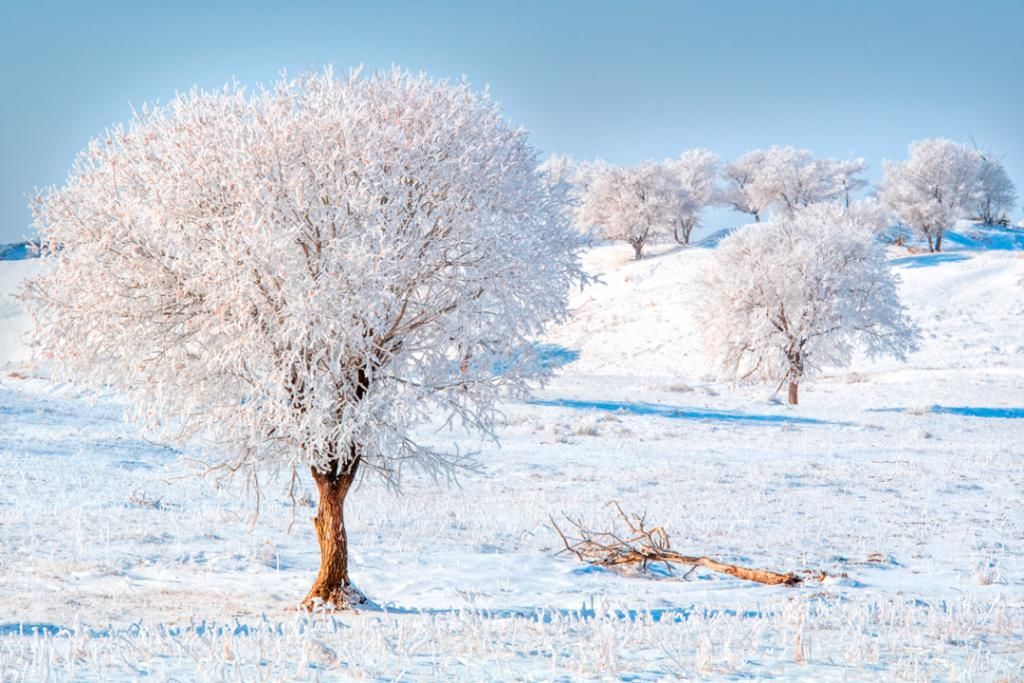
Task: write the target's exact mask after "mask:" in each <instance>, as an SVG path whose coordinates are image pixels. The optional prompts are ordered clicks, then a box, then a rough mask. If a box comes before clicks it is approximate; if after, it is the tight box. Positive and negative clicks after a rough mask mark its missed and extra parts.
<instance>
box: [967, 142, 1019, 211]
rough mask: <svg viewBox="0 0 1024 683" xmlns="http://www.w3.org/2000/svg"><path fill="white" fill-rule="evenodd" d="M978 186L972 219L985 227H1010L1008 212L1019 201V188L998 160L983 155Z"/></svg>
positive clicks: (989, 155)
mask: <svg viewBox="0 0 1024 683" xmlns="http://www.w3.org/2000/svg"><path fill="white" fill-rule="evenodd" d="M978 184H979V187H978V196H977V198H976V199H975V201H974V205H973V206H972V207H971V208H972V218H974V219H975V220H978V221H981V222H982V223H984V224H985V225H996V224H1000V225H1004V226H1006V225H1009V224H1010V218H1009V216H1008V215H1007V213H1006V212H1007V211H1009V210H1010V208H1011V207H1012V206H1013V205H1014V203H1015V202H1016V201H1017V188H1016V187H1015V186H1014V184H1013V181H1012V180H1010V176H1009V175H1008V174H1007V173H1006V169H1005V168H1003V164H1002V162H1000V161H999V159H998V158H996V157H995V156H993V155H991V154H987V153H982V157H981V162H980V166H979V168H978Z"/></svg>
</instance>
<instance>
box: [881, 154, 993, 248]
mask: <svg viewBox="0 0 1024 683" xmlns="http://www.w3.org/2000/svg"><path fill="white" fill-rule="evenodd" d="M982 161H983V157H982V155H981V153H979V152H978V151H977V150H975V149H972V148H971V147H968V146H967V145H963V144H960V143H958V142H953V141H952V140H946V139H943V138H932V139H928V140H918V141H917V142H913V143H911V144H910V146H909V147H908V158H907V159H906V161H885V162H883V166H882V167H883V170H884V177H883V179H882V184H881V186H880V188H879V192H878V196H879V199H881V201H882V203H884V204H885V205H886V206H887V207H889V209H891V210H892V211H893V213H895V214H896V215H897V216H898V217H899V219H900V221H902V222H903V223H906V224H907V225H910V226H911V227H913V228H914V229H915V230H917V231H918V232H919V233H920V234H921V235H923V236H924V237H925V238H926V239H927V240H928V247H929V249H932V250H935V251H941V249H942V237H943V233H944V232H945V231H946V230H947V229H948V228H950V227H951V226H952V225H953V224H955V223H956V221H958V220H960V219H962V218H967V216H968V214H969V213H970V211H971V207H972V206H975V205H976V204H977V202H978V201H979V200H980V198H981V194H982V192H981V180H980V171H981V167H982Z"/></svg>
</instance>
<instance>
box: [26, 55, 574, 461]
mask: <svg viewBox="0 0 1024 683" xmlns="http://www.w3.org/2000/svg"><path fill="white" fill-rule="evenodd" d="M537 161H538V160H537V155H536V153H535V151H534V150H533V149H532V148H531V147H530V145H529V144H528V142H527V139H526V134H525V133H524V132H523V131H522V130H520V129H517V128H513V127H511V126H509V125H508V124H507V123H506V122H505V121H504V120H503V119H502V117H501V116H500V113H499V111H498V110H497V108H496V106H495V105H494V104H493V103H492V102H491V101H490V100H489V99H488V97H487V95H486V93H485V94H478V93H475V92H473V91H472V90H471V89H470V88H469V86H468V85H466V84H465V83H461V84H454V85H453V84H448V83H446V82H436V81H432V80H429V79H428V78H426V77H424V76H422V75H420V76H415V75H411V74H409V73H407V72H403V71H399V70H397V69H395V70H392V71H389V72H383V73H379V74H376V75H372V76H369V77H365V76H362V75H361V74H359V73H358V72H353V73H351V74H350V75H349V76H348V77H346V78H341V79H336V78H335V77H334V75H333V74H332V72H331V71H330V70H325V71H324V72H321V73H317V74H311V75H308V76H303V77H300V78H298V79H293V80H287V79H285V80H281V81H280V82H278V83H277V84H276V85H275V86H274V87H273V88H272V89H270V90H268V91H259V92H256V93H253V94H251V95H250V94H248V93H246V92H244V91H243V90H242V89H241V88H238V87H228V88H225V89H224V90H222V91H215V92H203V91H198V90H194V91H192V92H190V93H189V94H186V95H181V96H179V97H176V98H175V99H174V100H172V101H171V102H170V103H168V104H167V105H165V106H157V107H146V108H143V110H142V111H141V112H139V113H137V115H136V116H135V118H134V119H133V120H132V121H131V123H130V124H129V125H128V126H126V127H117V128H114V129H112V130H110V131H109V132H108V133H107V134H106V135H104V136H101V137H100V138H98V139H95V140H93V141H92V142H90V143H89V146H88V148H87V150H86V151H85V152H84V153H82V154H81V155H80V156H79V158H78V160H77V161H76V163H75V166H74V169H73V171H72V172H71V175H70V177H69V179H68V181H67V184H66V185H65V186H64V187H61V188H59V189H53V190H51V191H50V192H49V193H47V194H46V195H45V196H44V197H42V198H40V200H39V204H38V210H37V221H36V225H37V227H38V229H39V231H40V233H41V234H42V235H43V240H44V244H45V247H46V251H47V254H46V256H45V257H44V260H45V261H46V262H48V266H49V267H48V269H47V270H46V271H45V272H44V273H43V274H42V275H40V276H38V277H35V278H33V279H31V280H30V281H29V282H28V283H27V285H26V287H25V288H24V290H23V298H24V300H25V303H26V305H27V306H28V307H29V309H30V311H31V313H32V315H33V317H34V320H35V323H36V331H35V336H34V344H35V346H36V347H37V349H38V350H39V351H40V352H41V354H42V355H43V357H45V358H48V359H52V361H53V362H54V364H55V370H56V372H57V373H58V376H66V377H71V378H73V379H75V380H77V381H79V382H82V383H85V384H88V385H93V386H113V387H116V388H118V389H120V390H121V391H123V392H124V393H125V394H126V395H127V396H128V398H129V400H130V403H131V405H132V407H133V412H134V416H135V417H136V418H138V419H139V420H141V421H142V422H143V423H144V424H145V425H147V426H148V427H151V428H156V429H159V430H160V434H161V436H162V437H163V438H165V439H169V440H172V441H175V442H182V441H194V440H198V441H200V442H202V443H205V444H208V445H211V446H213V447H214V448H213V451H212V452H211V456H212V457H213V458H215V459H220V460H221V462H222V463H223V464H224V465H225V466H227V467H229V468H230V469H232V470H234V469H237V468H240V467H250V466H257V465H260V466H270V467H271V468H274V467H277V466H284V467H288V466H294V465H299V464H302V465H313V466H315V467H319V468H329V466H330V465H331V464H332V463H338V462H340V463H342V464H344V463H346V462H351V461H352V459H353V458H356V457H358V458H360V459H361V461H362V462H364V463H366V464H367V465H369V466H370V467H372V468H374V469H376V470H377V471H378V472H380V473H382V474H384V475H385V476H388V477H396V476H397V475H398V473H399V470H400V467H401V465H402V463H404V462H405V461H407V460H411V461H414V462H418V463H420V464H423V465H424V466H426V467H427V468H432V467H438V466H441V467H445V466H447V465H450V464H452V461H451V460H450V459H449V456H445V455H442V454H439V453H434V452H432V451H430V450H429V449H427V448H423V447H421V446H420V445H418V444H416V443H414V442H413V441H411V440H410V438H409V430H410V429H411V428H412V427H413V426H415V425H416V424H419V423H422V422H423V421H425V420H426V419H427V415H428V413H430V412H431V411H437V410H439V411H440V412H441V414H442V415H443V416H445V417H446V418H447V420H448V421H449V422H455V423H456V424H457V423H460V422H461V423H463V424H465V425H466V426H467V427H469V428H471V429H475V430H479V431H481V432H483V433H485V434H491V433H492V424H493V421H494V419H495V401H496V400H497V399H498V397H499V396H500V395H502V393H503V392H506V391H507V392H511V393H512V394H517V395H521V394H523V393H524V392H525V391H526V386H527V385H526V382H527V380H529V379H531V378H534V377H537V376H539V375H542V374H543V371H542V370H541V369H540V367H539V366H538V364H537V363H535V362H534V360H533V358H531V353H530V351H531V348H532V346H531V340H532V339H533V338H534V337H535V336H536V335H538V334H539V333H540V332H541V331H542V329H543V328H544V325H545V323H547V322H548V321H552V320H557V319H559V318H562V317H563V316H564V315H565V314H566V306H567V294H568V289H569V287H570V285H571V284H572V283H578V282H580V281H581V280H582V275H581V271H580V268H579V265H578V262H577V254H576V250H577V248H578V246H579V243H580V239H579V237H578V236H577V235H576V234H575V233H574V232H573V231H572V230H571V228H570V226H569V225H568V221H567V219H566V218H565V216H564V213H563V211H562V208H563V207H562V203H561V198H560V197H559V193H557V192H553V191H552V189H551V187H550V186H549V185H548V184H546V183H545V182H543V180H542V176H541V173H539V172H538V171H537V165H538V164H537Z"/></svg>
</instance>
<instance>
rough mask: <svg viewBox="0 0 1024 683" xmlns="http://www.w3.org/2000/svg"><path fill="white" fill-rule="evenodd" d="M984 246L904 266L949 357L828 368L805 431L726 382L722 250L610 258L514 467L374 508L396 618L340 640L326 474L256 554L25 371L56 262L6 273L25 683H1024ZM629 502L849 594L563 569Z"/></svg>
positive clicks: (1015, 304)
mask: <svg viewBox="0 0 1024 683" xmlns="http://www.w3.org/2000/svg"><path fill="white" fill-rule="evenodd" d="M952 242H954V243H956V244H957V248H955V249H953V250H951V251H950V252H949V253H944V254H936V255H929V254H910V253H908V252H907V251H906V250H896V249H894V250H892V252H891V257H892V262H893V264H894V267H895V268H896V269H897V271H898V273H899V275H900V278H901V280H902V284H901V287H900V294H901V296H902V298H903V300H904V302H905V304H906V305H907V306H908V307H909V309H910V310H911V312H912V315H913V317H914V318H915V320H916V321H917V322H918V324H919V325H920V326H921V328H922V330H923V333H924V339H923V342H922V348H921V350H920V351H919V352H917V353H915V354H914V355H913V356H912V357H911V358H910V359H909V361H908V362H907V363H899V362H896V361H892V360H881V361H877V362H870V363H869V362H867V361H866V360H864V359H858V360H857V361H856V362H855V363H854V366H853V367H851V368H849V369H847V370H843V371H836V372H833V373H827V374H826V376H824V377H822V378H820V379H818V380H816V381H814V382H812V383H809V384H808V385H807V386H806V387H805V388H804V390H803V391H802V399H803V401H804V404H803V405H800V406H798V407H790V406H785V405H781V404H778V403H776V402H771V401H766V400H765V399H766V397H767V396H768V394H769V393H770V389H771V388H770V387H765V386H754V387H730V386H727V385H723V384H720V383H717V382H714V381H712V380H711V379H710V378H709V377H708V375H707V370H706V368H705V363H704V359H703V356H702V354H701V352H700V351H699V349H698V345H697V338H696V335H695V331H694V330H693V328H692V324H691V323H690V319H689V314H688V312H687V303H688V297H690V296H691V292H690V291H689V290H688V289H687V284H688V282H689V281H690V280H691V278H692V276H693V274H694V273H695V272H697V270H698V269H699V268H700V267H701V265H702V263H703V262H704V261H705V260H706V258H707V256H708V253H709V252H708V251H707V248H703V247H696V248H689V249H682V248H675V247H662V248H660V249H655V250H652V255H651V258H648V259H645V260H644V261H641V262H633V261H631V260H630V256H631V250H630V249H629V248H628V247H622V246H614V245H613V246H607V247H599V248H596V249H594V250H592V251H591V252H589V253H588V254H587V256H586V259H587V263H588V266H589V268H590V269H591V270H592V272H595V273H600V274H601V276H602V279H603V281H604V284H601V285H595V286H593V287H591V288H589V289H587V290H585V291H583V292H580V293H579V294H577V295H576V298H575V301H574V306H575V317H574V318H573V320H571V321H569V322H567V323H566V324H565V325H563V326H561V327H559V328H558V329H556V330H553V331H552V333H551V334H550V335H549V337H548V339H546V340H545V341H546V342H547V343H548V344H550V345H552V346H554V347H555V348H554V349H552V350H551V351H552V353H551V354H550V355H551V357H552V358H553V359H555V360H558V361H560V362H561V361H568V362H567V364H565V365H563V366H562V367H561V368H560V370H559V374H558V376H557V377H556V378H555V379H554V380H553V381H552V383H551V384H550V385H549V386H547V387H546V388H544V389H541V390H539V391H538V393H537V396H536V398H535V399H534V400H533V401H531V402H527V403H510V404H508V405H506V406H505V412H506V414H507V415H508V424H507V425H505V426H504V427H503V428H502V429H501V430H500V437H501V439H502V447H501V448H500V449H499V448H496V447H494V446H493V445H490V444H483V445H481V444H479V443H478V442H476V441H475V440H472V439H469V438H467V437H465V436H464V435H462V434H459V433H457V432H456V433H453V432H448V431H443V432H437V431H436V430H435V429H434V428H432V427H431V428H425V429H423V430H422V431H421V432H420V433H419V434H418V437H419V438H421V439H423V440H425V441H428V442H437V443H441V444H450V443H451V442H453V441H454V442H456V443H458V445H459V446H460V447H461V448H463V449H464V450H466V449H473V448H479V449H480V454H479V459H480V461H481V463H482V465H483V469H482V471H481V472H478V473H467V474H465V475H464V476H463V477H462V478H461V486H462V487H461V488H445V487H444V486H442V485H440V484H438V483H437V482H434V481H432V480H430V478H429V477H426V476H419V475H412V476H410V477H409V478H408V479H407V480H406V482H405V485H404V491H403V494H402V495H400V496H396V495H395V494H394V493H393V492H391V491H388V490H387V489H385V488H384V487H383V486H382V485H381V484H380V483H379V482H374V481H366V482H363V483H362V484H361V485H360V487H359V488H358V489H357V490H356V491H354V493H353V494H352V496H351V497H350V501H349V505H348V509H347V511H346V516H347V519H348V525H349V543H350V549H351V552H352V573H353V576H354V579H355V581H356V582H357V583H358V584H359V585H360V587H361V588H363V590H364V591H365V592H366V593H367V594H368V595H370V596H371V597H372V598H373V599H375V600H377V601H378V602H379V603H381V605H383V607H380V608H370V609H367V610H364V611H362V612H360V613H358V614H345V615H342V616H339V617H333V618H331V617H327V618H324V617H312V618H310V617H307V616H305V615H302V614H300V613H297V612H296V611H295V610H294V605H295V603H296V602H297V601H298V600H299V599H301V597H302V595H303V594H304V590H305V589H306V588H307V587H308V585H309V583H310V582H311V581H312V578H313V574H314V573H315V569H316V566H317V561H318V558H317V548H316V542H315V540H314V537H313V533H312V528H311V526H310V525H309V524H308V522H307V519H308V517H309V516H310V514H312V510H311V505H312V501H313V495H314V493H315V489H314V488H313V486H312V483H311V482H310V481H309V480H308V478H307V477H305V476H303V477H301V478H300V481H299V490H298V491H297V492H296V496H295V499H294V500H293V499H292V498H291V497H290V496H289V494H288V482H287V481H276V482H264V484H263V487H262V489H261V510H262V516H261V518H260V520H259V522H258V523H257V524H256V525H255V526H252V527H251V526H250V513H251V511H252V505H251V503H252V501H251V499H250V500H246V498H245V494H244V490H242V489H243V482H235V483H234V484H231V485H228V486H226V487H221V486H218V485H215V484H214V482H212V481H210V480H208V479H204V478H200V477H191V476H184V477H183V476H182V475H183V474H189V473H191V472H194V470H193V469H191V464H190V463H189V461H183V460H182V459H181V455H182V454H180V453H178V452H175V451H172V450H169V449H165V448H161V447H159V446H157V445H154V444H152V443H149V442H147V441H145V440H143V439H142V438H141V437H140V435H139V434H138V433H137V432H136V431H135V430H134V429H132V428H131V427H130V426H127V425H125V424H124V423H123V422H122V421H121V419H120V410H119V406H118V405H117V404H116V402H113V401H110V400H103V399H101V400H99V401H97V402H90V401H87V400H85V399H86V398H89V397H81V396H79V395H78V394H77V393H75V392H74V391H73V390H71V389H70V388H67V387H58V388H52V387H48V386H47V385H46V384H45V383H44V381H43V380H42V379H40V378H37V377H29V378H27V379H26V378H25V376H24V373H20V372H12V369H13V368H12V367H11V365H10V364H9V363H13V362H17V361H19V360H21V359H23V358H24V355H25V349H24V347H23V346H21V345H20V344H19V343H18V342H17V341H16V339H17V336H16V335H15V334H13V333H12V330H14V329H15V328H17V327H24V325H25V319H24V316H23V314H21V313H20V312H19V311H20V309H19V308H18V307H17V306H16V305H15V304H14V303H12V301H11V299H10V298H9V296H8V294H9V293H10V292H11V291H12V290H13V289H15V287H16V282H17V281H18V280H20V279H21V278H22V277H24V276H25V275H26V274H27V272H29V271H30V270H31V268H32V267H33V266H30V265H25V264H24V263H10V262H7V263H0V288H2V298H0V312H2V313H0V325H2V327H0V333H2V334H3V335H4V336H3V337H2V338H3V339H4V340H5V341H4V347H3V349H2V353H3V354H4V355H0V368H4V371H3V373H2V374H0V463H3V467H2V469H0V671H3V672H7V671H13V672H16V675H15V676H14V679H15V680H35V679H44V678H46V677H50V678H56V679H72V680H75V679H89V678H100V677H103V678H106V679H113V680H120V679H123V680H133V679H137V678H142V677H146V678H150V679H153V680H164V679H179V680H200V679H201V680H219V679H224V678H231V677H234V678H238V679H240V680H249V679H261V678H262V679H270V680H275V679H289V680H291V679H312V680H316V679H323V680H328V679H332V678H362V677H366V678H370V679H387V680H391V679H399V678H400V679H416V680H422V679H430V680H436V679H444V680H452V679H463V680H548V679H560V680H569V679H609V678H622V679H630V680H671V679H678V678H688V677H694V676H704V677H712V678H724V679H730V678H731V679H736V678H754V679H771V678H783V679H793V678H803V679H806V680H815V681H819V680H878V679H891V678H896V677H906V678H911V679H945V680H948V679H963V680H975V679H978V680H992V679H999V678H1005V679H1008V680H1013V679H1014V677H1019V676H1020V672H1021V671H1024V648H1022V646H1021V645H1022V641H1021V633H1024V602H1022V595H1024V552H1022V550H1021V541H1022V539H1024V496H1022V494H1021V491H1024V458H1022V457H1021V450H1020V444H1021V443H1024V339H1022V338H1021V330H1022V329H1024V324H1022V323H1024V296H1022V292H1024V290H1022V289H1021V288H1020V286H1019V285H1018V280H1020V278H1021V277H1022V276H1024V258H1021V255H1022V254H1024V252H1019V251H1011V250H995V249H988V250H986V249H983V248H981V247H979V246H978V245H968V246H963V245H960V244H959V243H957V242H956V240H952ZM12 340H14V341H12ZM573 359H575V360H573ZM5 366H6V367H5ZM188 455H189V456H198V457H200V458H201V457H203V455H204V454H203V453H201V452H200V453H189V454H188ZM613 499H614V500H618V501H620V502H621V504H622V505H623V506H624V507H625V508H626V509H628V510H633V511H637V512H643V511H646V512H647V514H648V519H649V520H650V521H651V522H652V523H654V524H662V525H664V526H665V528H666V530H667V532H668V533H669V535H670V538H671V541H672V544H673V546H674V547H675V548H676V549H677V550H679V551H680V552H685V553H692V554H708V555H712V556H715V557H718V558H720V559H723V560H726V561H733V562H737V563H743V564H749V565H753V566H761V567H767V568H772V569H780V570H803V569H807V570H820V571H825V572H827V573H828V578H827V579H826V580H825V581H824V582H823V583H818V582H816V581H811V582H808V583H807V584H806V585H804V586H802V587H796V588H787V587H766V586H760V585H754V584H749V583H744V582H741V581H738V580H736V579H733V578H731V577H726V576H723V575H716V574H710V573H707V572H703V571H698V572H694V573H693V574H692V575H689V576H688V577H687V578H685V579H684V578H683V577H682V576H681V575H680V574H679V573H676V574H672V575H670V574H668V573H667V572H666V571H665V570H663V569H662V568H660V567H656V568H655V569H654V572H653V574H652V575H648V576H646V577H637V576H635V575H630V574H629V573H623V574H620V573H617V572H615V571H612V570H610V569H607V568H600V567H589V566H585V565H581V564H580V563H579V562H577V561H576V560H575V559H574V558H572V557H570V556H567V555H565V554H561V555H556V554H555V552H556V551H557V550H558V548H559V544H560V540H559V538H558V536H557V535H556V534H555V532H554V530H553V529H552V528H551V526H550V522H549V516H550V517H555V518H559V515H560V514H561V513H563V512H564V513H566V514H568V515H570V516H572V517H574V518H582V519H584V520H586V521H587V522H588V523H589V524H591V525H592V526H608V525H610V524H611V523H612V518H611V516H610V513H609V510H608V509H607V508H606V507H605V505H606V503H607V502H608V501H610V500H613ZM293 504H294V505H297V507H293ZM293 521H295V524H294V525H293V524H292V522H293ZM26 632H36V633H39V634H40V636H39V637H35V636H33V637H25V636H23V635H21V634H22V633H26ZM99 674H102V676H100V675H99ZM0 678H2V677H0Z"/></svg>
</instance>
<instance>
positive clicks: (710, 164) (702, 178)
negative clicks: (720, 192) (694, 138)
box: [666, 149, 718, 244]
mask: <svg viewBox="0 0 1024 683" xmlns="http://www.w3.org/2000/svg"><path fill="white" fill-rule="evenodd" d="M666 165H667V166H668V167H669V169H670V170H671V171H672V172H673V173H674V174H675V175H676V178H677V180H678V182H679V183H680V185H681V188H680V189H681V192H679V194H678V197H679V216H678V217H677V218H676V221H675V224H674V225H673V228H672V236H673V237H674V238H675V241H676V242H678V243H679V244H689V243H690V237H691V236H692V234H693V230H694V228H696V227H697V226H698V225H700V217H701V213H703V211H704V209H706V208H707V207H708V206H709V205H710V204H711V203H712V202H714V201H715V199H716V193H717V186H716V182H717V180H718V155H717V154H715V153H714V152H712V151H710V150H707V149H691V150H688V151H686V152H683V154H682V155H681V156H680V157H679V158H678V159H675V160H673V161H669V162H666Z"/></svg>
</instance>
